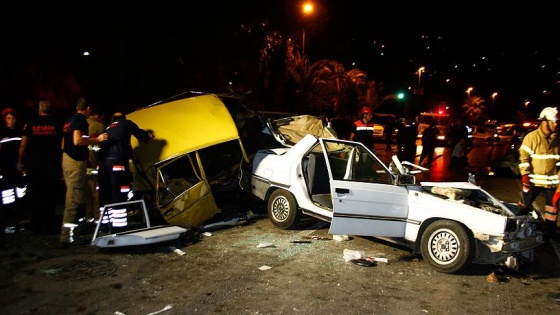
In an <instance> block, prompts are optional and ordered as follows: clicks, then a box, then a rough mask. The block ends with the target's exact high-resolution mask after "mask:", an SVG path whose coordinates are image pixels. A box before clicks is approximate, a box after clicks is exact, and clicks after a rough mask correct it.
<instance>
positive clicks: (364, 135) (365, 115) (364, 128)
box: [349, 106, 375, 152]
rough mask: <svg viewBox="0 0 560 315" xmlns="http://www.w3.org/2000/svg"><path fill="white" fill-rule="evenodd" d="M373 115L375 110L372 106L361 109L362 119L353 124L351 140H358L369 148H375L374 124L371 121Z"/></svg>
mask: <svg viewBox="0 0 560 315" xmlns="http://www.w3.org/2000/svg"><path fill="white" fill-rule="evenodd" d="M372 117H373V111H372V110H371V107H367V106H365V107H363V108H362V110H361V111H360V119H358V120H356V121H355V122H354V123H353V124H352V130H351V131H350V138H349V140H350V141H356V142H361V143H363V144H364V145H365V146H366V147H367V148H368V149H370V150H372V151H374V152H375V150H374V146H373V127H374V124H373V122H372V121H371V118H372Z"/></svg>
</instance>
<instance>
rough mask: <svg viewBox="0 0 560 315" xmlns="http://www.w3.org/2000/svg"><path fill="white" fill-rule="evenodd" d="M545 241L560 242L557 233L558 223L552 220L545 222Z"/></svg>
mask: <svg viewBox="0 0 560 315" xmlns="http://www.w3.org/2000/svg"><path fill="white" fill-rule="evenodd" d="M544 228H545V231H544V232H545V234H544V236H545V239H546V240H547V241H548V240H553V241H558V233H557V231H556V229H557V226H556V221H551V220H546V221H545V226H544Z"/></svg>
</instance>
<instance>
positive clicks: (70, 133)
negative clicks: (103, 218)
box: [60, 98, 108, 248]
mask: <svg viewBox="0 0 560 315" xmlns="http://www.w3.org/2000/svg"><path fill="white" fill-rule="evenodd" d="M90 114H91V107H90V106H89V105H88V104H87V101H86V99H85V98H80V99H79V100H78V102H77V104H76V114H74V116H72V117H70V119H69V120H68V121H66V123H64V126H63V131H62V135H63V139H62V149H63V154H62V174H63V176H64V183H65V184H66V200H65V203H64V215H63V217H62V227H61V230H60V246H61V247H63V248H64V247H68V246H69V245H71V244H72V243H74V238H73V233H74V228H76V227H77V226H78V224H77V223H78V211H79V210H80V209H82V208H84V207H85V194H86V189H88V186H87V178H86V176H87V160H88V157H89V153H88V146H89V145H91V144H99V143H101V142H103V141H105V140H107V137H108V135H107V133H103V134H101V135H99V136H97V137H96V138H90V137H89V136H88V135H89V133H88V132H89V130H88V127H89V124H88V122H87V118H88V117H89V115H90Z"/></svg>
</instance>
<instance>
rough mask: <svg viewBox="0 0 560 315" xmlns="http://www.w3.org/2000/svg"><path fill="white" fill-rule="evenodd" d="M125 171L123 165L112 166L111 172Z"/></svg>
mask: <svg viewBox="0 0 560 315" xmlns="http://www.w3.org/2000/svg"><path fill="white" fill-rule="evenodd" d="M123 171H125V168H124V165H113V172H123Z"/></svg>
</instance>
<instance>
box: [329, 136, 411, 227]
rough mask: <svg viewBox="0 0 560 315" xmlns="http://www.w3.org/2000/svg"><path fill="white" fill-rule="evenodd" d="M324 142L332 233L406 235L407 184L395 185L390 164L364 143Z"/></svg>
mask: <svg viewBox="0 0 560 315" xmlns="http://www.w3.org/2000/svg"><path fill="white" fill-rule="evenodd" d="M321 145H322V148H323V152H324V154H325V157H326V158H327V160H328V161H329V163H327V164H328V165H327V167H328V168H329V176H330V188H331V195H332V201H333V218H332V222H331V226H330V230H329V233H330V234H349V235H361V236H386V237H403V236H404V234H405V228H406V220H407V217H408V190H407V188H406V187H405V186H396V185H394V184H393V182H394V177H393V175H392V174H391V173H390V171H389V169H388V168H387V166H385V165H384V164H383V162H382V161H381V160H379V158H378V157H377V156H375V155H374V154H373V153H372V152H371V151H369V150H368V149H366V147H364V146H363V145H362V144H361V143H356V142H346V141H337V140H327V139H321Z"/></svg>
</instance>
